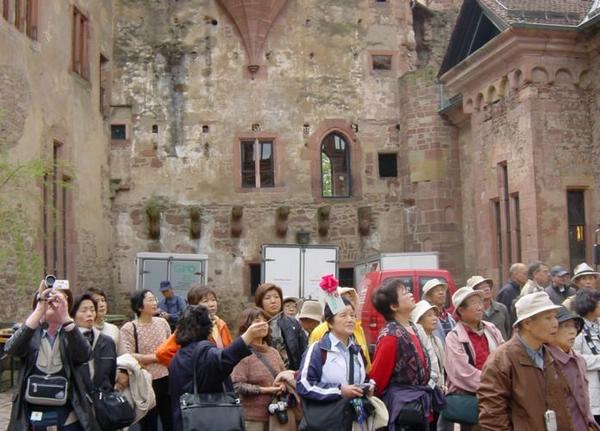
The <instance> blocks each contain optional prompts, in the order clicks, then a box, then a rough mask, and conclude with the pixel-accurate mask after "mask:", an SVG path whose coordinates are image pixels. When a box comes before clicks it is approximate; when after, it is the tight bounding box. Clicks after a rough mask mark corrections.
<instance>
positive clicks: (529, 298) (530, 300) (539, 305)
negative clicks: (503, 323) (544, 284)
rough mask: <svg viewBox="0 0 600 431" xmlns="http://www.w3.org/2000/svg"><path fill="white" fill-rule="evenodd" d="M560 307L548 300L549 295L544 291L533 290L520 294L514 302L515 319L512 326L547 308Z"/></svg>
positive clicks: (556, 308)
mask: <svg viewBox="0 0 600 431" xmlns="http://www.w3.org/2000/svg"><path fill="white" fill-rule="evenodd" d="M560 307H561V306H560V305H556V304H554V303H553V302H552V301H551V300H550V297H549V296H548V294H547V293H546V292H535V293H530V294H528V295H525V296H522V297H521V298H519V300H518V301H517V302H515V310H516V311H517V320H516V322H515V323H513V326H516V325H517V323H519V322H522V321H523V320H525V319H528V318H530V317H531V316H535V315H536V314H539V313H543V312H544V311H548V310H558V309H560Z"/></svg>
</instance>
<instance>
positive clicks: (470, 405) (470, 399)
mask: <svg viewBox="0 0 600 431" xmlns="http://www.w3.org/2000/svg"><path fill="white" fill-rule="evenodd" d="M463 347H464V349H465V352H466V353H467V356H468V357H469V364H471V366H473V367H474V366H475V359H474V358H473V355H472V354H471V350H470V348H469V343H466V342H465V343H463ZM442 417H443V418H444V419H445V420H447V421H449V422H455V423H459V424H465V425H476V424H477V423H478V422H479V405H478V402H477V396H475V394H473V393H470V392H465V393H455V394H448V395H446V408H445V409H444V410H442Z"/></svg>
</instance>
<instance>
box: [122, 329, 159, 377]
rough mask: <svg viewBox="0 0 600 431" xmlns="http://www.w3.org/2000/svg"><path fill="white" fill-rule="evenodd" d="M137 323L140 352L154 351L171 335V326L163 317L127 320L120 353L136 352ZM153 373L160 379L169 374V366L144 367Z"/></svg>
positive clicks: (152, 365) (154, 365) (123, 330)
mask: <svg viewBox="0 0 600 431" xmlns="http://www.w3.org/2000/svg"><path fill="white" fill-rule="evenodd" d="M134 324H135V325H136V328H137V335H138V346H139V351H138V353H143V354H149V353H154V352H155V350H156V348H157V347H158V346H160V345H161V344H162V343H163V342H164V341H165V340H166V339H167V338H169V336H170V335H171V328H170V327H169V324H168V323H167V321H166V320H165V319H163V318H162V317H153V318H152V322H150V323H140V322H139V321H137V320H136V321H135V323H134V322H127V323H125V324H124V325H123V326H122V327H121V332H120V334H119V355H122V354H124V353H136V351H135V338H134V335H133V325H134ZM144 368H145V369H146V370H148V372H149V373H150V374H151V375H152V380H156V379H160V378H162V377H165V376H168V375H169V370H168V369H167V367H165V366H164V365H161V364H158V363H156V364H149V365H146V366H145V367H144Z"/></svg>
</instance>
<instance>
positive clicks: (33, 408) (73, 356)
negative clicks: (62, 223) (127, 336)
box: [6, 280, 98, 431]
mask: <svg viewBox="0 0 600 431" xmlns="http://www.w3.org/2000/svg"><path fill="white" fill-rule="evenodd" d="M71 303H72V296H71V292H70V291H69V290H67V289H65V290H63V289H50V288H47V285H46V283H45V281H43V280H42V282H41V283H40V287H39V289H38V293H37V294H36V295H35V299H34V305H33V312H32V313H31V314H30V315H29V317H28V318H27V320H25V323H24V324H23V325H22V326H21V327H20V328H19V329H18V330H17V331H16V332H15V333H14V334H13V336H12V337H11V338H10V340H8V342H7V343H6V352H7V353H9V354H11V355H13V356H15V357H17V358H19V360H20V364H21V365H20V370H19V381H18V382H17V387H18V388H19V389H18V391H17V392H16V396H15V397H14V400H13V406H12V412H11V417H10V423H9V425H8V430H9V431H23V430H29V429H46V428H48V427H55V429H57V430H60V431H83V430H85V431H88V430H94V431H95V430H97V429H98V427H97V425H96V423H95V421H94V420H93V419H92V418H93V416H92V415H93V413H92V411H91V405H90V404H89V402H88V401H87V399H86V388H85V386H84V385H83V382H81V379H80V378H79V376H78V375H77V372H76V367H78V366H79V365H82V364H84V363H86V362H87V361H88V360H89V359H90V355H91V347H90V344H89V343H88V342H87V340H86V339H85V337H84V336H83V334H82V333H81V332H80V331H78V330H77V328H76V326H75V322H74V321H73V319H71V317H70V316H69V308H70V306H71Z"/></svg>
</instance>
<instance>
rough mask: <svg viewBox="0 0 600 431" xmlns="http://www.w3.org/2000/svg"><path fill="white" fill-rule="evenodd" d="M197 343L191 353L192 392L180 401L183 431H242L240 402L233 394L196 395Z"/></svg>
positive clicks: (242, 419)
mask: <svg viewBox="0 0 600 431" xmlns="http://www.w3.org/2000/svg"><path fill="white" fill-rule="evenodd" d="M201 346H203V343H199V344H198V346H196V348H195V350H194V355H193V359H192V366H193V367H194V370H193V373H194V392H193V393H191V394H190V393H185V394H183V395H181V397H179V407H180V409H181V419H182V424H183V428H182V429H183V431H205V430H211V431H244V430H245V427H244V414H243V410H242V405H241V403H240V398H239V397H238V395H237V394H236V393H235V392H226V391H225V385H223V392H217V393H206V394H203V393H198V383H197V381H198V380H197V376H196V368H197V367H198V364H197V362H198V351H199V348H200V347H201Z"/></svg>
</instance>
